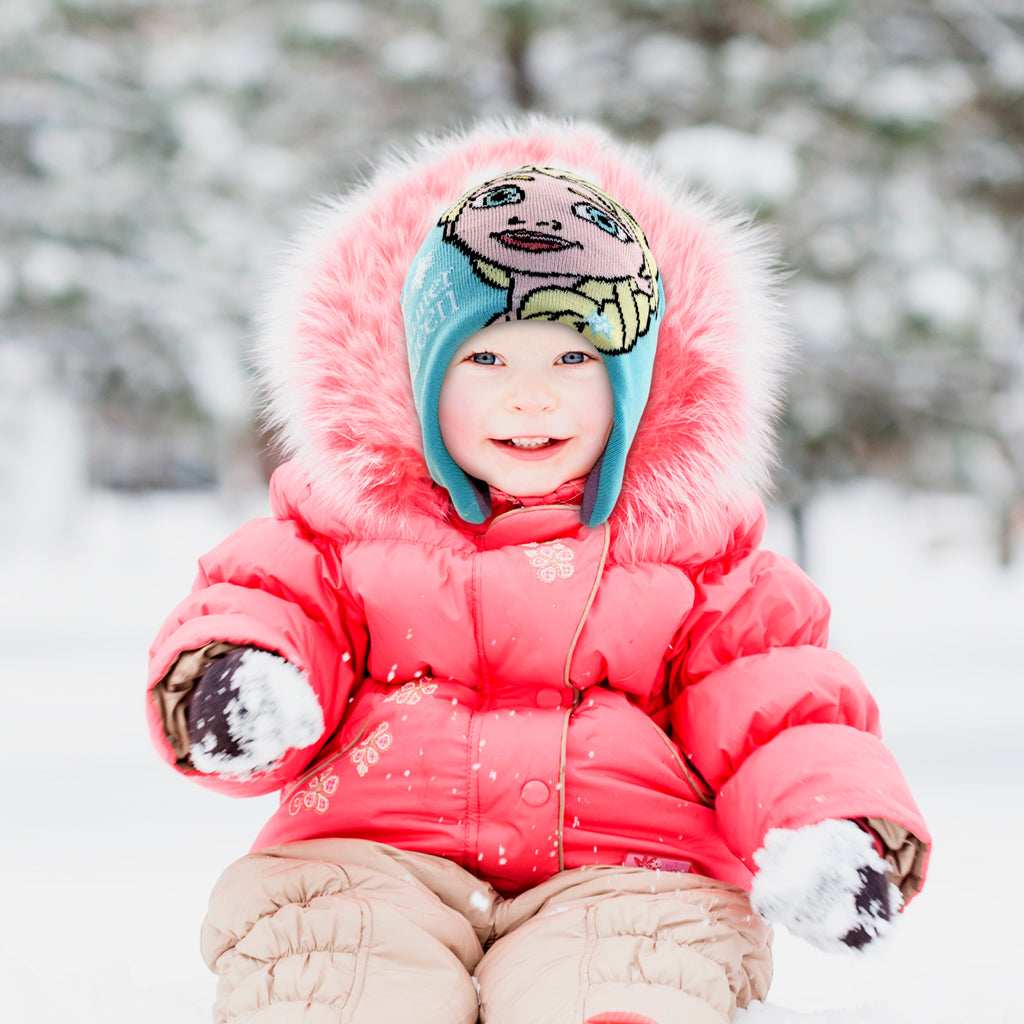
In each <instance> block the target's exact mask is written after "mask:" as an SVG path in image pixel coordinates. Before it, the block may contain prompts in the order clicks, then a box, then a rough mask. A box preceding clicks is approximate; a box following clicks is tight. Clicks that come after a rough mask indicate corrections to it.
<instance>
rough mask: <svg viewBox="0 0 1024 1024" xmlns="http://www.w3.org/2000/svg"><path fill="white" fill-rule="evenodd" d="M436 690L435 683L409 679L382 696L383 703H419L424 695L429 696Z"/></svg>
mask: <svg viewBox="0 0 1024 1024" xmlns="http://www.w3.org/2000/svg"><path fill="white" fill-rule="evenodd" d="M436 692H437V683H428V682H424V681H417V680H415V679H410V680H409V682H407V683H402V685H401V686H400V687H398V689H397V690H395V691H394V693H389V694H388V695H387V696H386V697H385V698H384V703H385V704H419V702H420V701H421V700H423V698H424V697H429V696H430V695H431V694H432V693H436Z"/></svg>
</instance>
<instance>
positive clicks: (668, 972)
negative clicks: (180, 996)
mask: <svg viewBox="0 0 1024 1024" xmlns="http://www.w3.org/2000/svg"><path fill="white" fill-rule="evenodd" d="M770 942H771V930H770V928H769V926H768V925H767V924H766V923H765V922H764V921H763V920H762V919H761V918H760V917H759V916H758V915H757V914H755V913H754V911H753V910H752V909H751V907H750V904H749V901H748V899H747V895H746V893H744V892H742V891H741V890H739V889H736V888H733V887H732V886H728V885H724V884H722V883H719V882H715V881H713V880H711V879H708V878H703V877H700V876H697V875H685V874H674V873H669V872H655V871H647V870H644V869H642V868H625V867H623V868H615V867H594V868H580V869H576V870H573V871H566V872H562V873H560V874H558V875H555V876H554V877H552V878H550V879H548V880H547V881H546V882H544V883H542V884H541V885H539V886H537V887H535V888H533V889H530V890H527V891H526V892H524V893H522V894H521V895H519V896H516V897H514V898H512V899H503V898H502V897H500V896H499V895H498V894H497V893H496V892H495V891H494V889H493V888H491V886H489V885H487V883H485V882H482V881H480V880H479V879H477V878H475V877H474V876H473V875H471V874H470V873H468V872H466V871H464V870H463V869H462V868H460V867H459V866H458V865H456V864H454V863H452V862H450V861H447V860H444V859H443V858H440V857H431V856H427V855H425V854H417V853H410V852H407V851H403V850H397V849H394V848H392V847H389V846H385V845H383V844H379V843H370V842H366V841H363V840H358V839H314V840H307V841H304V842H297V843H290V844H288V845H286V846H280V847H274V848H271V849H268V850H262V851H260V852H258V853H254V854H251V855H249V856H248V857H244V858H243V859H242V860H240V861H237V862H236V863H235V864H233V865H232V866H231V867H229V868H228V870H227V871H225V872H224V874H223V875H222V876H221V878H220V880H219V881H218V883H217V885H216V887H215V889H214V892H213V895H212V896H211V899H210V911H209V913H208V915H207V918H206V921H205V922H204V925H203V943H202V946H203V956H204V958H205V960H206V962H207V964H208V965H209V966H210V967H211V969H212V970H214V971H215V972H216V973H217V974H218V975H219V977H220V981H219V985H218V991H217V1002H216V1005H215V1007H214V1020H215V1022H216V1024H228V1022H230V1024H243V1022H244V1024H349V1022H356V1024H364V1022H366V1021H371V1020H372V1021H375V1022H380V1024H407V1022H408V1021H409V1020H412V1019H415V1020H416V1024H473V1022H475V1021H476V1020H477V1017H478V1014H479V1019H480V1021H481V1022H483V1024H580V1022H581V1021H584V1020H586V1018H587V1017H589V1016H591V1015H593V1014H596V1013H601V1012H604V1011H613V1010H632V1011H634V1012H639V1013H644V1014H646V1015H648V1016H650V1017H652V1018H653V1019H654V1020H656V1021H659V1022H669V1021H671V1022H672V1024H721V1022H722V1021H724V1020H731V1019H732V1016H733V1014H734V1013H735V1010H736V1007H737V1006H746V1005H747V1004H748V1003H749V1002H751V1001H752V1000H754V999H763V998H764V996H765V994H766V993H767V989H768V983H769V981H770V978H771V952H770ZM485 948H487V953H486V954H484V949H485ZM474 973H475V978H474V977H473V975H474ZM478 989H479V1002H478V996H477V990H478Z"/></svg>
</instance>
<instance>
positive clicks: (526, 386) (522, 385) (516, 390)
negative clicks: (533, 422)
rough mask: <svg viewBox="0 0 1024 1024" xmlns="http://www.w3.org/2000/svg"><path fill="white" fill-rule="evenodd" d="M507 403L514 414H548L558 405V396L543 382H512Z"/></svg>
mask: <svg viewBox="0 0 1024 1024" xmlns="http://www.w3.org/2000/svg"><path fill="white" fill-rule="evenodd" d="M505 402H506V406H507V408H509V409H510V410H512V411H513V412H525V413H538V412H548V411H550V410H551V409H554V408H555V406H556V405H558V396H557V394H556V393H555V391H554V389H553V388H551V387H549V386H548V385H547V384H546V383H545V382H544V381H543V380H537V379H520V380H517V381H513V382H512V386H511V387H510V388H509V390H508V394H507V395H506V399H505Z"/></svg>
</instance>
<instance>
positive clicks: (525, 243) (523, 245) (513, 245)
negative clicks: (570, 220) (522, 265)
mask: <svg viewBox="0 0 1024 1024" xmlns="http://www.w3.org/2000/svg"><path fill="white" fill-rule="evenodd" d="M491 237H492V238H494V239H495V240H497V241H498V242H499V243H500V244H501V245H503V246H505V247H506V248H507V249H520V250H522V251H523V252H559V251H561V250H562V249H571V248H572V247H573V246H578V245H579V242H569V241H567V240H566V239H564V238H559V237H558V235H548V234H545V233H544V232H543V231H527V230H525V229H524V228H518V229H516V230H512V231H496V232H494V234H492V235H491Z"/></svg>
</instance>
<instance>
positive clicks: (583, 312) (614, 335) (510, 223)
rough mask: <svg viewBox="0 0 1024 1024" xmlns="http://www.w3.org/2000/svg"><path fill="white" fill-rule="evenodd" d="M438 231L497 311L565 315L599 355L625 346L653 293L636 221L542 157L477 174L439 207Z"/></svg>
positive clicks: (518, 315)
mask: <svg viewBox="0 0 1024 1024" xmlns="http://www.w3.org/2000/svg"><path fill="white" fill-rule="evenodd" d="M440 225H441V226H442V227H443V229H444V238H445V240H446V241H448V242H451V243H452V244H453V245H456V246H458V247H459V248H460V249H461V250H462V251H463V252H464V253H465V254H466V255H467V256H468V257H469V259H470V260H471V262H472V265H473V269H474V271H475V272H476V273H477V274H478V276H479V277H480V278H481V280H483V281H485V282H486V283H488V284H490V285H491V286H492V287H494V288H498V289H501V290H504V291H505V292H506V294H507V305H506V308H505V310H504V312H503V314H502V315H503V317H504V319H506V320H516V319H518V320H529V319H534V318H543V319H547V320H556V321H558V322H562V323H568V324H569V325H570V326H572V327H574V328H575V329H576V330H578V331H580V333H582V334H584V335H585V336H586V337H587V338H588V340H590V341H591V342H592V343H593V344H594V345H595V346H596V347H597V348H598V349H600V350H601V351H602V352H607V353H608V354H609V355H612V354H618V353H623V352H628V351H630V349H632V348H633V346H634V345H635V344H636V342H637V340H638V339H639V338H640V337H641V336H642V335H644V334H645V333H646V332H647V330H648V328H649V326H650V318H651V314H652V311H653V312H656V311H657V307H658V302H659V294H658V288H657V273H658V272H657V268H656V266H655V263H654V257H653V256H652V254H651V251H650V248H649V246H648V245H647V239H646V238H645V237H644V234H643V231H642V230H641V229H640V226H639V225H638V224H637V223H636V221H635V220H634V219H633V217H632V215H631V214H630V213H629V212H628V211H627V210H626V209H624V208H623V207H622V206H621V205H620V204H619V203H618V202H616V201H615V200H614V199H612V197H611V196H609V195H608V194H607V193H606V192H604V191H602V190H601V189H599V188H597V187H596V186H595V185H592V184H591V183H590V182H588V181H585V180H584V179H582V178H580V177H577V176H576V175H574V174H571V173H570V172H568V171H560V170H556V169H555V168H551V167H537V166H526V167H521V168H519V169H518V170H516V171H512V172H509V173H507V174H503V175H501V176H499V177H497V178H492V179H490V180H489V181H486V182H484V183H483V184H482V185H479V186H478V187H477V188H475V189H473V190H471V191H470V192H468V193H467V194H466V195H464V196H463V197H462V198H461V199H460V200H459V201H458V202H456V203H455V204H454V205H452V206H451V207H450V208H449V209H448V210H447V211H446V212H445V214H444V215H443V216H442V217H441V220H440Z"/></svg>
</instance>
